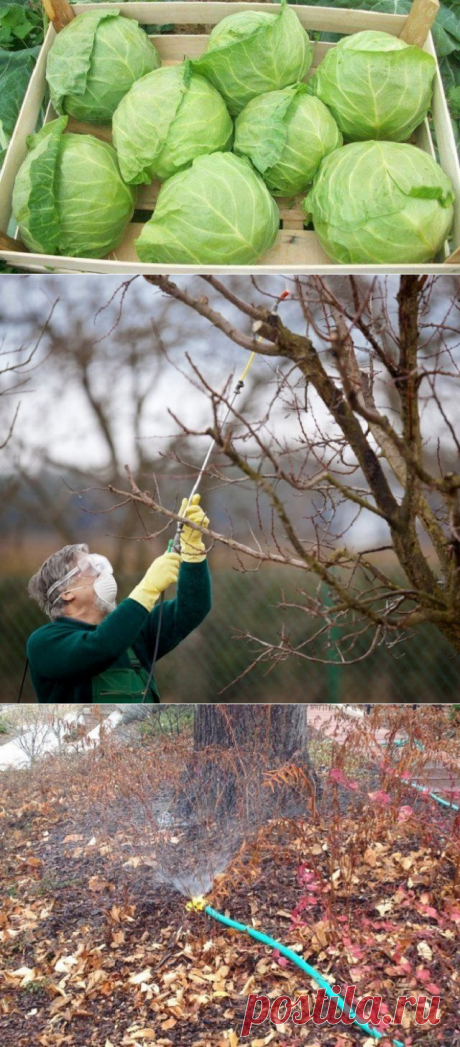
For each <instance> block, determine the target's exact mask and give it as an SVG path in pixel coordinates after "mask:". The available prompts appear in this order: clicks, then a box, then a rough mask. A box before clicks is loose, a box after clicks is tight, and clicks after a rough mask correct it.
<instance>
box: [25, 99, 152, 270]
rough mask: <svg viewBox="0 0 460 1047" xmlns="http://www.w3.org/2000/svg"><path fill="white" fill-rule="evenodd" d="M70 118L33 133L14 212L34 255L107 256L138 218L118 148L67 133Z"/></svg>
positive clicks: (89, 136)
mask: <svg viewBox="0 0 460 1047" xmlns="http://www.w3.org/2000/svg"><path fill="white" fill-rule="evenodd" d="M67 120H68V117H67V116H61V117H60V118H59V119H58V120H53V121H52V122H51V123H49V124H45V126H44V127H42V129H41V131H39V132H38V134H34V135H29V138H28V139H27V145H28V148H29V154H28V156H27V157H26V159H25V160H24V163H23V164H22V166H21V167H20V169H19V171H18V174H17V177H16V181H15V184H14V190H13V214H14V217H15V219H16V221H17V223H18V226H19V231H20V235H21V239H22V240H23V242H24V243H25V244H26V246H27V247H28V248H29V250H30V251H36V252H38V253H40V254H60V255H70V256H72V257H80V258H82V257H85V258H103V257H104V255H106V254H108V253H109V251H112V250H113V249H114V248H115V247H116V246H117V244H118V243H119V241H120V239H121V237H122V234H123V231H124V228H125V226H126V224H127V222H129V220H130V218H131V217H132V214H133V210H134V203H135V190H134V189H132V188H131V187H130V186H127V185H125V184H124V182H123V180H122V177H121V175H120V171H119V169H118V164H117V156H116V153H115V150H114V149H112V146H111V145H107V143H106V142H100V141H99V139H98V138H94V137H93V136H92V135H79V134H64V131H65V128H66V124H67Z"/></svg>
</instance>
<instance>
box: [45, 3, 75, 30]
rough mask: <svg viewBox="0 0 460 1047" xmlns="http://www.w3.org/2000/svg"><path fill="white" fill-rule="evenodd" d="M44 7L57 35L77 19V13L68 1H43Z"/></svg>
mask: <svg viewBox="0 0 460 1047" xmlns="http://www.w3.org/2000/svg"><path fill="white" fill-rule="evenodd" d="M43 7H44V8H45V12H46V14H47V15H48V18H49V20H50V22H52V24H53V26H54V28H55V30H56V32H57V33H60V31H61V29H64V28H65V26H66V25H68V24H69V22H71V21H72V20H73V19H74V18H75V11H74V9H73V7H72V6H71V5H70V4H69V3H67V0H43Z"/></svg>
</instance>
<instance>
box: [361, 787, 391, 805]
mask: <svg viewBox="0 0 460 1047" xmlns="http://www.w3.org/2000/svg"><path fill="white" fill-rule="evenodd" d="M367 795H368V797H369V799H370V800H372V803H382V804H387V803H391V796H389V795H388V793H385V792H384V791H383V789H377V791H376V792H373V793H368V794H367Z"/></svg>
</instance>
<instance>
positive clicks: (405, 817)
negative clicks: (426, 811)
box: [398, 805, 414, 822]
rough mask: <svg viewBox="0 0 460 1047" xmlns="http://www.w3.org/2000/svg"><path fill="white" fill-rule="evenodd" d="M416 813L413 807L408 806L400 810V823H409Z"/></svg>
mask: <svg viewBox="0 0 460 1047" xmlns="http://www.w3.org/2000/svg"><path fill="white" fill-rule="evenodd" d="M413 813H414V810H413V807H409V806H407V805H405V806H403V807H400V808H399V809H398V822H408V821H409V818H412V815H413Z"/></svg>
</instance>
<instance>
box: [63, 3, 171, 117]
mask: <svg viewBox="0 0 460 1047" xmlns="http://www.w3.org/2000/svg"><path fill="white" fill-rule="evenodd" d="M160 63H161V60H160V56H159V54H158V51H157V50H156V48H155V47H154V46H153V44H152V43H151V42H150V40H149V38H148V36H147V34H146V33H145V32H144V30H143V29H141V27H140V26H139V25H138V23H137V22H136V21H135V20H134V19H133V18H124V17H123V16H122V15H120V14H119V12H118V11H84V12H83V14H81V15H77V16H76V18H73V19H72V21H71V22H69V24H68V25H66V27H65V29H63V30H62V31H61V32H60V33H58V35H57V36H56V39H55V41H54V43H53V46H52V48H51V51H50V53H49V55H48V61H47V66H46V79H47V81H48V86H49V89H50V94H51V101H52V103H53V106H54V108H55V110H56V112H57V113H68V114H69V115H70V116H74V117H76V119H77V120H88V121H89V123H92V124H108V123H110V121H111V119H112V114H113V113H114V112H115V109H116V108H117V105H118V104H119V102H121V99H122V98H123V96H124V95H125V94H126V93H127V91H129V89H130V87H132V85H133V84H134V83H135V81H136V80H139V78H140V77H141V76H145V75H146V74H147V73H150V72H152V70H153V69H157V68H158V66H159V65H160Z"/></svg>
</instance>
